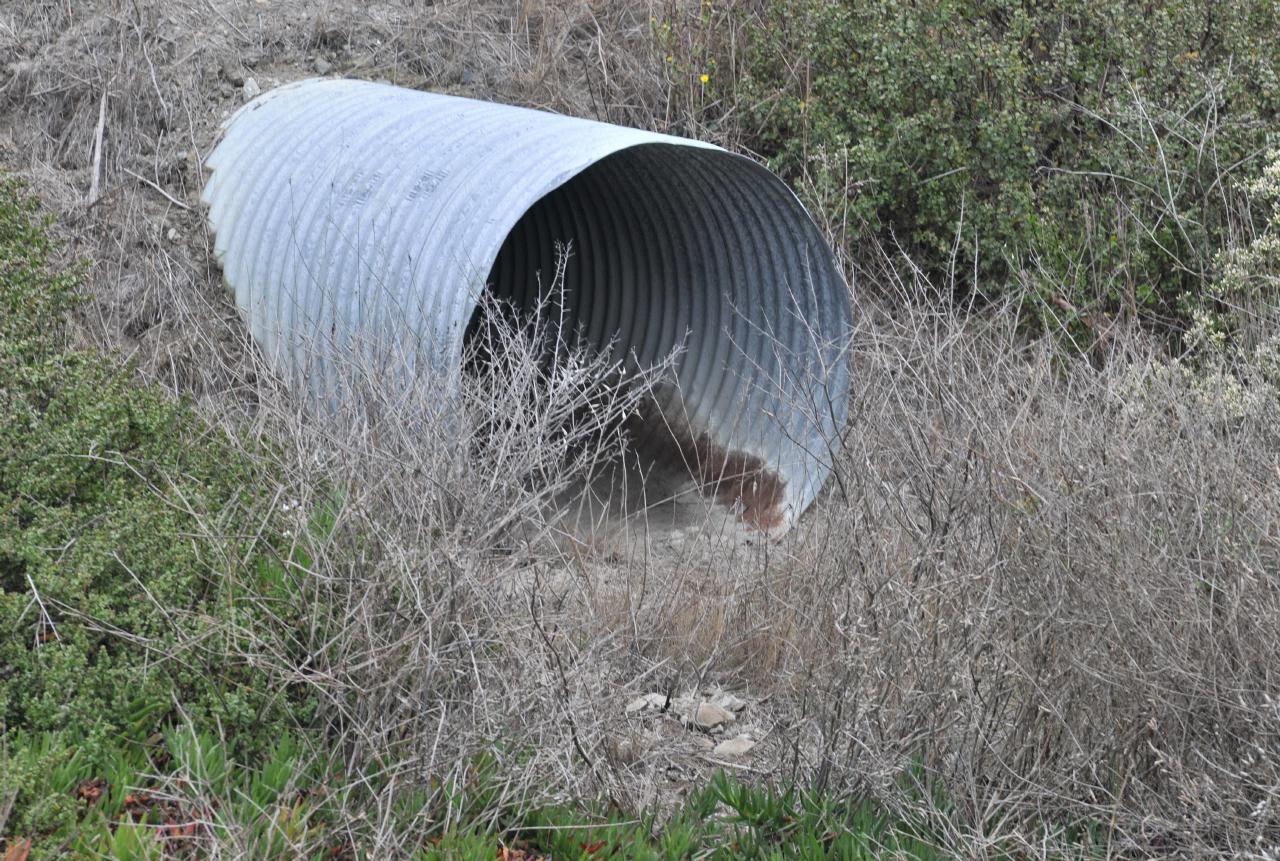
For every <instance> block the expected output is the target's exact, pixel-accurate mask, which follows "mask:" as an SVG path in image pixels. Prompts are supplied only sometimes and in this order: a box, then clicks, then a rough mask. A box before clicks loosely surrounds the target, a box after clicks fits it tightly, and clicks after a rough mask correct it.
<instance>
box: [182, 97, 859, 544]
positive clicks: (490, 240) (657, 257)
mask: <svg viewBox="0 0 1280 861" xmlns="http://www.w3.org/2000/svg"><path fill="white" fill-rule="evenodd" d="M207 164H208V167H209V168H210V169H211V170H212V174H211V176H210V179H209V182H208V184H207V186H206V188H205V190H204V199H205V202H206V203H207V204H208V205H209V220H210V223H211V225H212V228H213V230H214V233H215V236H216V242H215V254H216V256H217V258H218V260H219V261H220V262H221V264H222V266H223V271H224V274H225V276H226V280H227V283H228V285H229V286H230V287H231V289H232V290H234V292H235V297H236V303H237V305H238V306H239V308H240V310H241V312H242V313H243V314H244V316H245V319H246V321H247V323H248V325H249V328H250V331H251V332H252V334H253V337H254V339H255V340H256V341H257V343H258V344H259V345H260V347H261V348H262V350H263V352H264V354H265V355H266V356H267V357H268V359H269V360H270V361H271V362H272V363H273V365H274V366H275V367H277V368H278V370H279V371H280V372H281V373H282V374H283V375H284V376H286V377H289V378H291V379H293V380H294V381H295V382H296V383H298V384H301V385H305V386H308V387H310V388H312V389H317V390H322V389H323V388H324V386H323V380H324V379H325V378H327V377H330V376H331V375H332V373H333V365H334V364H335V362H334V360H335V359H341V358H342V356H343V355H344V354H345V353H348V352H350V351H354V350H364V351H367V350H368V345H370V344H384V345H385V344H395V345H396V346H397V348H398V349H399V350H400V351H401V355H402V356H403V357H404V360H405V361H407V362H408V363H409V364H410V366H412V365H413V364H414V363H424V362H426V363H430V365H432V366H433V367H435V368H437V369H439V370H442V371H449V372H452V371H453V370H455V369H457V367H458V365H459V362H460V359H461V355H462V350H463V346H464V335H465V332H466V329H467V325H468V323H469V322H470V321H471V320H472V317H473V315H474V313H475V310H476V307H477V302H478V300H479V297H480V295H481V292H482V291H483V290H485V289H491V290H493V291H495V292H496V293H498V294H499V295H502V296H504V297H507V298H509V299H511V300H512V301H514V302H516V303H517V304H518V305H521V304H523V305H526V306H527V305H528V303H530V302H531V301H533V300H534V299H535V298H536V297H537V295H538V292H539V291H540V290H543V289H545V287H544V285H545V283H546V281H547V277H548V273H550V272H551V271H552V269H553V267H554V263H555V259H554V255H555V250H556V244H557V243H558V242H570V243H571V247H572V249H573V254H572V256H571V257H570V258H569V261H568V268H567V270H566V273H565V304H566V306H567V310H568V312H569V314H570V315H571V319H572V321H573V322H574V323H576V324H578V325H580V326H581V327H582V329H583V330H584V332H585V333H586V336H587V338H588V340H589V341H590V342H591V343H593V344H597V345H606V344H608V343H609V342H610V341H611V340H613V339H616V342H615V343H616V344H617V345H618V346H620V347H621V348H622V349H623V350H625V351H627V352H630V353H634V355H635V357H636V359H637V360H638V361H640V362H641V363H647V362H653V361H655V360H657V359H659V358H660V357H662V356H663V355H665V354H666V353H668V352H669V351H670V350H671V349H672V348H673V347H676V346H678V345H680V346H682V347H683V352H682V354H681V357H680V359H679V363H678V369H677V376H678V380H679V394H678V396H677V395H674V394H673V395H672V396H671V398H670V399H669V400H668V402H667V403H664V404H661V405H660V406H661V410H662V413H663V414H664V415H665V416H667V417H668V418H672V417H677V416H678V417H680V418H681V419H682V420H683V421H682V422H678V424H680V425H681V428H682V431H683V432H684V433H686V434H687V435H688V436H689V437H690V438H689V439H688V440H685V442H686V443H688V444H689V445H694V446H696V448H697V451H698V455H699V456H700V457H712V458H718V459H719V460H720V461H722V462H723V464H727V468H741V467H742V466H743V465H744V464H745V465H747V467H750V468H756V467H759V468H760V469H761V470H763V471H764V472H767V473H768V474H770V475H775V476H776V478H777V479H778V487H779V489H780V495H779V496H778V498H777V499H776V500H774V501H773V502H774V503H776V506H775V507H776V508H777V512H776V514H777V517H778V519H779V520H780V521H781V522H783V523H787V522H792V521H794V519H795V518H796V517H798V516H799V514H800V513H801V512H802V511H803V510H804V509H805V508H806V507H807V506H808V505H809V504H810V503H811V502H812V501H813V499H814V497H815V496H816V494H817V492H818V490H819V489H820V488H821V486H822V483H823V482H824V481H825V479H826V477H827V475H828V474H829V472H830V464H831V460H832V458H833V457H834V455H835V446H836V443H835V441H836V440H837V439H838V437H839V432H840V430H841V428H842V426H843V424H844V421H845V417H846V409H847V408H846V390H847V387H848V375H849V371H848V361H847V356H846V355H845V353H844V352H843V351H842V345H843V343H844V342H845V341H846V336H847V333H848V330H849V326H850V307H849V297H848V293H847V290H846V288H845V285H844V283H843V281H842V279H841V277H840V275H839V272H838V271H837V269H836V266H835V262H834V259H833V258H832V255H831V252H830V250H829V249H828V248H827V247H826V245H825V243H824V241H823V239H822V237H821V235H820V233H819V232H818V230H817V228H816V226H815V225H814V224H813V222H812V220H811V219H810V218H809V216H808V215H807V214H806V213H805V211H804V209H803V207H802V206H801V205H800V203H799V201H798V200H796V198H795V196H794V195H793V194H792V193H791V191H790V190H789V189H787V188H786V186H785V185H784V184H783V183H782V182H781V181H780V180H778V179H777V178H776V177H774V176H773V175H772V174H771V173H769V171H768V170H766V169H765V168H763V167H761V166H759V165H757V164H755V163H754V162H752V161H750V160H749V159H746V158H744V157H741V156H737V155H734V154H732V153H729V152H726V151H725V150H722V149H720V148H718V147H715V146H712V145H710V144H705V143H701V142H698V141H692V140H685V139H682V138H674V137H670V136H666V135H660V134H655V133H652V132H645V131H640V130H637V129H630V128H623V127H620V126H613V125H608V124H604V123H598V122H592V121H589V120H579V119H574V118H570V117H564V116H559V115H556V114H549V113H544V112H541V111H533V110H528V109H523V108H515V107H510V106H504V105H495V104H490V103H487V102H479V101H474V100H470V99H462V98H456V97H451V96H442V95H436V94H430V93H422V92H417V91H413V90H406V89H401V88H397V87H392V86H389V85H382V84H373V83H367V82H361V81H346V80H325V81H317V80H310V81H300V82H298V83H295V84H290V85H288V86H284V87H281V88H279V89H276V90H273V91H271V92H268V93H266V94H264V95H262V96H260V97H259V98H258V99H256V100H254V101H253V102H251V103H249V104H248V105H246V106H245V107H244V108H242V109H241V110H240V111H239V112H237V113H236V115H235V116H233V117H232V118H231V119H230V120H229V121H228V123H227V124H226V127H225V130H224V133H223V137H222V139H221V141H220V142H219V144H218V146H217V147H216V149H215V150H214V151H213V153H212V154H211V155H210V157H209V159H208V163H207ZM317 381H319V382H317ZM744 495H749V494H747V493H744ZM770 504H771V505H772V504H773V503H770ZM761 519H764V520H769V517H765V518H761ZM763 525H766V526H768V525H777V524H776V523H774V524H770V523H765V524H763Z"/></svg>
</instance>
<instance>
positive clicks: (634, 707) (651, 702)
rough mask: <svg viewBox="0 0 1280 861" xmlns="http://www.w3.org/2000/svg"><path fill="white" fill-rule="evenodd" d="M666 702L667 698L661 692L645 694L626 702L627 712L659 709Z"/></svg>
mask: <svg viewBox="0 0 1280 861" xmlns="http://www.w3.org/2000/svg"><path fill="white" fill-rule="evenodd" d="M666 704H667V698H666V697H664V696H663V695H662V694H645V695H644V696H642V697H636V698H635V699H634V700H632V701H631V702H629V703H627V714H629V715H633V714H639V713H640V712H643V711H650V710H651V709H660V708H662V707H663V706H664V705H666Z"/></svg>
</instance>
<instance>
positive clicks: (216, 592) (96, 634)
mask: <svg viewBox="0 0 1280 861" xmlns="http://www.w3.org/2000/svg"><path fill="white" fill-rule="evenodd" d="M54 252H55V249H54V247H53V245H52V244H51V242H50V239H49V237H48V234H47V232H46V231H45V228H44V225H43V224H42V223H41V222H40V220H39V219H38V218H37V216H36V210H35V205H34V203H33V202H32V201H31V200H30V199H29V198H27V197H26V196H25V194H24V192H23V191H22V190H21V188H20V187H19V186H18V185H17V184H16V183H15V182H13V181H12V180H2V179H0V452H3V453H4V454H3V458H0V772H6V771H7V773H5V774H0V801H2V800H3V798H4V796H5V795H6V791H8V792H17V793H18V795H17V806H16V807H15V809H14V812H13V815H12V818H11V819H10V827H13V826H14V825H15V824H16V825H17V827H18V828H19V829H21V830H22V831H25V832H26V833H28V834H32V833H39V832H40V831H41V830H42V829H49V828H51V827H53V825H54V824H55V823H56V821H57V820H58V819H59V817H61V816H64V815H65V813H66V811H65V810H64V809H63V808H65V807H66V804H67V803H68V802H67V800H66V799H50V798H46V797H40V795H39V793H38V792H37V791H36V787H37V786H38V785H39V780H37V778H43V777H44V776H47V775H48V774H49V773H50V771H51V770H52V769H54V768H57V767H66V766H67V765H68V763H67V761H66V760H65V757H62V758H60V756H61V754H58V753H57V752H58V751H62V750H66V749H71V750H74V751H75V755H76V759H75V761H74V763H71V766H72V770H73V771H74V772H75V774H76V775H79V776H80V777H81V778H89V777H95V776H100V775H101V774H102V773H103V772H104V771H106V770H109V769H110V768H111V764H112V763H113V762H116V761H117V760H118V758H119V757H120V756H121V755H122V751H124V752H127V751H128V750H129V749H131V748H135V747H140V746H142V745H144V744H145V743H146V742H147V740H148V738H149V737H152V736H153V735H154V734H155V733H156V732H157V731H158V730H160V729H162V728H163V727H164V726H165V725H166V724H168V723H170V722H171V719H173V718H175V717H177V716H179V715H181V717H182V719H183V720H184V721H190V722H192V723H193V724H194V725H195V726H199V727H217V728H220V730H221V731H222V732H223V733H225V735H226V737H227V738H228V739H229V740H230V743H231V745H232V750H233V751H234V752H235V753H237V754H241V753H243V754H251V753H253V752H254V751H256V750H262V749H265V748H266V747H267V746H268V745H269V744H270V743H271V740H272V738H273V737H274V736H275V735H276V731H277V729H278V728H279V727H280V726H282V725H283V724H284V722H285V719H286V717H287V715H286V713H285V710H286V708H287V706H288V705H289V703H288V702H287V701H285V700H284V699H283V698H281V697H279V696H278V695H277V692H275V691H271V690H265V689H263V685H262V679H260V678H255V677H254V676H253V675H252V673H251V672H249V670H248V668H246V667H243V666H237V665H234V664H232V663H230V662H229V661H228V659H227V658H226V657H225V654H226V653H227V650H226V649H225V648H224V646H225V645H226V642H227V638H228V637H235V636H242V635H243V632H246V631H250V630H252V629H253V627H254V625H255V624H258V623H259V622H260V621H261V617H262V616H263V615H264V614H262V613H261V612H260V610H259V609H258V608H259V606H260V604H261V601H260V600H259V598H258V596H251V594H250V593H249V592H246V591H245V585H244V584H246V583H247V584H249V585H250V586H252V584H253V581H252V580H251V579H250V577H251V576H252V577H256V576H257V574H256V571H257V569H256V567H250V566H247V565H243V564H242V563H241V562H240V561H239V560H242V559H251V558H253V555H252V554H253V553H255V552H257V553H261V552H262V551H264V550H266V549H268V548H266V547H265V545H262V544H258V545H256V546H255V543H254V541H253V540H251V539H250V538H249V536H253V535H255V534H257V533H258V531H259V526H260V525H261V524H262V523H263V521H264V518H263V515H262V512H261V511H256V510H255V509H257V508H258V507H259V505H258V503H256V502H255V500H254V495H253V492H252V491H253V489H254V487H255V486H256V485H257V481H256V480H255V467H254V465H253V463H252V462H251V460H250V459H249V458H248V457H247V456H245V455H244V454H243V453H242V449H240V448H239V447H238V446H237V445H235V444H233V442H232V441H231V440H229V439H228V438H226V437H225V436H224V435H222V434H220V433H219V432H216V431H213V430H210V429H209V428H208V427H207V426H205V425H203V424H202V423H201V422H200V421H199V420H198V419H197V418H196V417H195V416H194V415H193V414H192V413H191V411H190V410H189V409H187V408H185V407H184V406H183V405H181V404H178V403H175V402H174V401H172V400H171V399H170V398H169V397H167V396H166V395H165V394H164V393H163V392H161V391H159V390H157V389H154V388H147V387H143V386H141V385H138V384H137V383H136V382H135V381H134V380H133V379H131V375H130V373H129V372H128V369H126V368H124V367H122V366H121V365H120V364H119V363H117V362H115V361H113V360H111V359H110V358H108V357H104V356H101V355H97V354H94V353H91V352H86V351H77V350H70V349H67V347H66V343H65V341H66V338H65V334H64V332H65V325H64V321H65V320H66V318H67V314H68V313H69V312H70V310H71V308H72V306H73V304H74V301H75V293H76V289H77V273H76V272H75V271H74V270H72V271H69V272H68V271H59V269H58V268H57V267H56V266H55V265H54V264H53V262H52V258H53V256H54ZM285 615H286V616H287V614H285ZM31 750H37V752H38V751H39V750H47V751H49V753H48V755H47V756H46V755H39V756H35V757H34V759H33V758H32V755H31ZM19 762H27V763H28V764H29V765H30V766H31V767H30V768H29V769H27V770H26V772H22V771H21V770H20V769H18V768H17V763H19ZM23 773H25V774H26V777H23Z"/></svg>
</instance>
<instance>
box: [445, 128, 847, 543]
mask: <svg viewBox="0 0 1280 861" xmlns="http://www.w3.org/2000/svg"><path fill="white" fill-rule="evenodd" d="M812 260H818V261H820V264H821V267H822V270H821V272H820V275H821V276H822V277H823V278H824V279H836V283H838V278H839V276H838V274H835V272H834V270H832V269H830V264H829V260H830V252H829V251H827V250H826V249H825V246H823V244H822V240H821V238H820V237H819V236H818V235H817V233H816V231H815V230H813V229H812V223H811V222H809V221H808V217H807V215H805V214H804V212H803V209H801V208H800V206H799V204H798V203H797V202H796V201H795V199H794V197H792V196H791V193H790V192H789V191H788V190H787V189H786V188H785V186H783V185H782V183H780V182H778V181H777V180H776V179H775V178H773V177H772V176H768V175H767V171H764V169H763V168H760V167H759V166H757V165H754V164H752V163H750V162H748V161H746V160H745V159H741V158H738V157H735V156H731V155H728V154H726V153H723V152H720V151H715V150H701V149H694V148H691V147H683V146H678V145H669V144H650V145H643V146H638V147H632V148H630V149H625V150H622V151H620V152H617V153H615V154H613V155H611V156H609V157H607V158H605V159H602V160H601V161H599V162H596V163H595V164H593V165H592V166H590V167H588V168H587V169H585V170H583V171H582V172H581V173H579V174H577V175H576V176H575V177H573V178H572V179H570V180H569V181H567V182H566V183H564V184H563V185H561V186H560V187H558V188H556V189H555V190H553V191H552V192H550V193H549V194H547V195H546V196H544V197H543V198H542V199H540V200H539V201H538V202H537V203H535V204H534V205H533V206H532V207H531V208H530V209H529V210H528V211H527V212H526V213H525V214H524V215H523V217H521V218H520V220H519V221H518V222H517V224H516V225H515V226H514V227H513V228H512V230H511V231H510V233H509V234H508V235H507V237H506V240H505V242H504V243H503V245H502V248H501V250H500V252H499V254H498V256H497V258H496V260H495V262H494V264H493V267H492V269H491V271H490V273H489V278H488V285H489V289H490V291H491V294H492V296H493V297H494V298H496V299H498V300H500V301H501V302H502V303H509V306H508V307H509V308H510V309H511V310H512V312H513V313H515V314H517V315H522V314H523V315H527V314H529V313H530V312H531V310H532V309H534V308H535V307H538V306H539V303H540V302H545V304H543V305H542V308H543V312H544V314H546V315H547V316H546V317H544V320H550V321H554V322H553V326H552V331H553V333H554V331H555V329H556V328H557V327H559V325H560V323H559V321H561V320H563V329H562V331H563V334H564V335H565V336H566V342H568V343H577V344H579V345H582V346H586V347H588V348H590V349H594V350H602V349H605V348H608V347H612V348H613V350H614V353H613V356H614V358H617V359H622V360H624V361H626V362H628V363H629V364H630V365H631V366H632V367H633V368H634V367H635V366H640V367H649V366H652V365H653V364H654V363H656V362H658V361H661V360H662V359H663V358H664V357H666V356H667V355H669V354H671V353H672V351H676V350H678V358H677V363H676V375H677V378H678V382H679V390H680V395H679V397H678V398H674V399H673V400H672V401H671V402H669V403H664V404H657V406H658V409H656V410H654V411H652V412H651V414H650V416H649V421H648V422H647V423H646V424H645V426H643V427H640V428H637V429H636V431H637V432H636V433H635V434H634V435H635V436H636V437H638V438H641V439H642V440H643V441H644V443H645V445H644V446H642V448H644V449H645V450H646V451H648V452H650V453H651V454H652V455H653V456H654V457H656V458H657V459H664V458H665V459H668V460H673V461H678V462H683V463H685V464H686V465H687V466H688V468H689V469H690V471H692V472H693V473H695V474H699V475H700V476H701V478H700V480H701V481H702V482H703V483H704V484H708V485H712V486H714V487H716V488H717V489H718V490H717V492H720V491H721V490H722V491H723V492H724V493H726V494H730V495H737V496H739V497H741V496H744V495H750V494H752V493H754V494H755V495H756V496H757V497H759V501H758V504H757V507H759V508H760V509H761V511H762V512H763V513H761V514H760V516H759V518H758V519H760V520H761V521H765V522H768V521H771V520H773V519H774V518H775V517H776V516H777V514H776V512H775V511H773V508H775V507H776V505H777V504H778V503H779V502H780V500H781V499H782V497H783V495H784V490H783V486H784V485H783V482H782V481H781V479H780V478H778V477H777V476H772V475H770V476H767V477H766V476H765V474H766V473H767V472H768V469H767V466H766V464H764V462H763V461H762V459H761V458H760V457H759V456H757V455H753V454H749V453H748V452H751V451H755V452H768V451H770V450H771V448H773V447H776V446H777V445H778V442H777V440H779V439H781V438H783V437H785V436H786V435H787V434H788V433H794V432H795V431H794V428H787V427H785V426H784V425H785V423H786V422H787V421H792V422H793V423H794V420H793V419H792V418H789V417H788V415H787V411H786V407H785V406H784V404H783V399H784V397H785V394H786V393H785V392H781V391H780V390H779V388H778V386H779V383H778V380H781V379H782V378H783V377H784V376H785V374H784V373H783V372H782V370H781V369H780V366H779V363H780V361H782V360H783V357H784V354H785V353H786V350H787V349H790V348H792V347H793V346H794V345H796V344H798V343H800V344H802V342H803V341H804V337H803V331H802V326H803V325H804V324H803V321H804V320H805V319H806V318H807V320H808V323H809V324H812V325H814V326H816V327H817V329H818V330H819V331H822V330H824V328H825V329H827V330H830V329H833V328H835V326H834V325H833V322H832V319H831V318H833V317H834V316H835V313H836V312H834V311H832V310H831V306H833V305H834V303H832V302H831V300H830V299H829V298H828V299H826V300H825V301H818V299H817V296H818V295H819V294H818V291H816V290H810V291H808V292H806V291H805V290H803V289H795V288H796V287H798V286H799V285H802V284H803V283H806V281H807V279H808V277H809V271H808V267H809V265H810V263H811V262H812ZM558 263H559V268H557V264H558ZM828 270H830V271H828ZM809 283H812V282H809ZM820 287H821V288H823V289H826V287H827V285H826V284H821V285H820ZM484 308H485V306H484V305H482V306H481V309H480V310H478V311H477V313H476V314H475V315H474V316H473V318H472V320H471V321H470V323H469V326H468V331H467V343H468V345H469V348H470V349H469V355H470V356H471V359H470V362H469V366H470V368H471V369H472V370H476V369H480V368H483V367H485V366H486V365H488V364H489V362H490V361H491V359H492V357H487V356H486V355H485V354H484V350H483V344H484V343H485V342H486V339H485V338H480V337H477V336H478V335H479V334H480V333H481V332H482V331H484V330H483V327H484V326H485V325H486V320H487V317H486V313H485V310H484ZM552 341H553V342H554V339H552ZM779 345H781V346H782V347H783V348H784V349H782V350H780V349H778V346H779ZM803 349H805V347H804V346H803V344H802V347H801V351H803ZM549 360H550V357H549ZM673 413H677V415H675V416H674V417H673ZM727 439H733V440H735V441H736V444H737V445H738V446H739V447H740V448H739V449H738V450H731V449H729V448H727V447H726V446H725V444H723V442H722V441H723V440H727ZM766 478H767V480H766ZM726 488H727V489H726ZM744 488H745V489H744ZM760 488H766V490H760ZM765 509H769V510H768V511H765ZM748 519H750V518H748Z"/></svg>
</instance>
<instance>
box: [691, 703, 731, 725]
mask: <svg viewBox="0 0 1280 861" xmlns="http://www.w3.org/2000/svg"><path fill="white" fill-rule="evenodd" d="M731 720H733V712H731V711H729V710H728V709H726V708H721V707H720V706H718V705H716V704H715V703H706V702H704V703H702V704H701V705H699V706H698V709H697V711H695V712H694V713H693V722H694V723H696V724H697V725H698V726H700V727H702V728H703V729H714V728H715V727H718V726H720V724H723V723H728V722H729V721H731Z"/></svg>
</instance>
